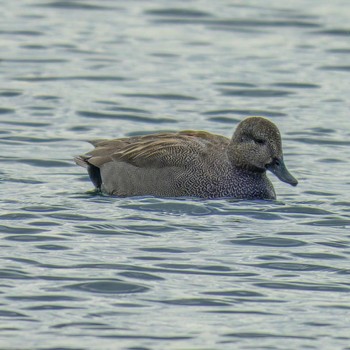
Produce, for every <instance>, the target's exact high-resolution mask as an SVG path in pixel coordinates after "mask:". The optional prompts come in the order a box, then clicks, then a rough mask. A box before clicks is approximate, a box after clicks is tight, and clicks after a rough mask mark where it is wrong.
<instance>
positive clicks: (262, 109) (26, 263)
mask: <svg viewBox="0 0 350 350" xmlns="http://www.w3.org/2000/svg"><path fill="white" fill-rule="evenodd" d="M1 12H2V15H1V17H2V20H1V21H0V44H1V51H0V149H1V151H0V160H1V168H0V208H1V211H0V239H1V241H0V244H1V249H0V348H1V349H4V350H19V349H21V350H28V349H39V350H54V349H61V350H63V349H65V350H82V349H84V350H85V349H86V350H90V349H91V350H95V349H104V350H105V349H106V350H109V349H111V350H112V349H125V350H141V349H142V350H158V349H159V350H164V349H167V350H172V349H174V350H175V349H176V350H214V349H215V350H216V349H218V350H226V349H228V350H229V349H270V350H271V349H274V350H275V349H281V350H282V349H283V350H285V349H318V350H319V349H344V350H345V349H350V333H349V324H350V279H349V275H350V234H349V227H350V195H349V189H350V180H349V178H350V177H349V175H350V172H349V169H350V156H349V154H350V153H349V146H350V141H349V140H350V119H349V110H350V109H349V96H350V84H349V78H350V75H349V74H350V55H349V54H350V40H349V39H350V24H349V23H350V4H349V2H348V1H347V0H334V1H326V0H319V1H317V2H315V1H311V0H295V1H291V2H282V1H277V0H272V1H268V2H261V1H256V0H247V1H244V2H242V1H230V0H221V1H209V0H186V1H183V0H174V1H171V2H170V1H167V2H166V1H158V0H150V1H142V0H135V1H113V0H99V1H97V0H91V1H89V0H81V1H78V0H72V1H60V0H58V1H55V0H26V1H7V2H2V6H1ZM251 115H260V116H265V117H268V118H269V119H270V120H272V121H273V122H274V123H276V124H277V125H278V127H279V128H280V130H281V133H282V137H283V147H284V153H285V161H286V164H287V166H288V168H289V170H290V171H291V172H292V173H293V175H295V177H297V178H298V180H299V186H298V187H296V188H293V187H290V186H288V185H287V184H284V183H281V182H279V181H278V180H277V179H276V178H274V177H273V175H272V174H271V175H269V176H270V178H271V179H272V181H273V182H274V186H275V188H276V192H277V194H278V199H277V200H276V201H235V200H229V199H222V200H210V201H206V200H196V199H160V198H151V197H141V198H140V197H139V198H113V197H108V196H103V195H100V194H96V193H95V192H94V191H93V190H92V184H91V183H90V181H89V179H88V176H87V174H86V172H85V170H84V169H83V168H80V167H77V166H76V165H75V164H74V162H73V161H72V158H73V156H74V155H77V154H81V153H85V152H86V151H88V150H89V149H90V146H89V145H88V144H87V143H86V142H85V141H86V140H89V139H98V138H115V137H122V136H131V135H138V134H146V133H150V132H156V131H170V130H181V129H203V130H207V131H210V132H214V133H219V134H223V135H226V136H228V137H230V136H231V135H232V132H233V130H234V128H235V127H236V125H237V123H238V122H239V121H240V120H242V119H243V118H244V117H247V116H251Z"/></svg>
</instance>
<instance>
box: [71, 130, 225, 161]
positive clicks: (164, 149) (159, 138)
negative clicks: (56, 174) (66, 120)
mask: <svg viewBox="0 0 350 350" xmlns="http://www.w3.org/2000/svg"><path fill="white" fill-rule="evenodd" d="M229 142H230V141H229V139H227V138H226V137H224V136H220V135H215V134H211V133H208V132H205V131H191V130H186V131H181V132H178V133H163V134H151V135H146V136H135V137H129V138H121V139H114V140H94V141H91V143H92V144H93V145H94V146H95V149H94V150H93V151H91V152H89V153H88V154H86V155H84V156H79V157H77V158H76V159H75V160H76V162H77V164H79V165H83V166H85V165H84V164H86V163H87V164H92V165H94V166H97V167H100V166H102V165H103V164H105V163H108V162H111V161H119V162H126V163H129V164H132V165H134V166H137V167H155V168H161V167H166V166H177V167H185V166H186V165H188V164H189V163H192V162H193V161H195V160H196V159H198V158H199V157H204V156H206V155H207V154H208V152H209V150H208V149H209V148H219V149H220V148H222V149H224V148H226V147H227V145H228V143H229ZM82 163H83V164H82Z"/></svg>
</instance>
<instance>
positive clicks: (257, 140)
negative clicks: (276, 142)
mask: <svg viewBox="0 0 350 350" xmlns="http://www.w3.org/2000/svg"><path fill="white" fill-rule="evenodd" d="M254 141H255V143H257V144H259V145H265V143H266V142H265V140H261V139H255V140H254Z"/></svg>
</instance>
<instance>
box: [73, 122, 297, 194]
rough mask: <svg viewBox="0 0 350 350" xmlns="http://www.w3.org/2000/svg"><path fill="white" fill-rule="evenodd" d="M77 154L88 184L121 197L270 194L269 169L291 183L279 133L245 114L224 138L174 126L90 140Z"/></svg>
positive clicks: (292, 178)
mask: <svg viewBox="0 0 350 350" xmlns="http://www.w3.org/2000/svg"><path fill="white" fill-rule="evenodd" d="M91 144H92V145H94V146H95V149H94V150H92V151H91V152H89V153H87V154H85V155H81V156H77V157H76V158H75V162H76V163H77V164H78V165H81V166H83V167H85V168H87V171H88V173H89V176H90V179H91V181H92V183H93V184H94V185H95V187H96V188H97V189H98V190H101V191H102V192H104V193H107V194H111V195H116V196H121V197H126V196H144V195H151V196H157V197H200V198H238V199H275V198H276V194H275V190H274V188H273V186H272V183H271V182H270V180H269V179H268V177H267V176H266V170H270V171H271V172H272V173H273V174H275V175H276V176H277V177H278V178H279V179H280V180H281V181H283V182H286V183H289V184H291V185H293V186H296V185H297V184H298V181H297V180H296V179H295V178H294V177H293V176H292V175H291V174H290V173H289V172H288V170H287V168H286V166H285V165H284V162H283V153H282V142H281V135H280V132H279V130H278V128H277V127H276V125H275V124H273V123H272V122H271V121H269V120H267V119H265V118H261V117H250V118H247V119H244V120H243V121H242V122H240V123H239V124H238V126H237V128H236V130H235V132H234V134H233V136H232V139H231V140H230V139H228V138H226V137H224V136H221V135H215V134H211V133H209V132H205V131H180V132H176V133H159V134H151V135H146V136H134V137H127V138H120V139H114V140H95V141H91Z"/></svg>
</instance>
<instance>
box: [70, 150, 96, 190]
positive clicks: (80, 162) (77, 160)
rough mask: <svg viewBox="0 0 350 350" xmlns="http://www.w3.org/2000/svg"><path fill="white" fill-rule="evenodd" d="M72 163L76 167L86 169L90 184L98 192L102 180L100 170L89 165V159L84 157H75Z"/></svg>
mask: <svg viewBox="0 0 350 350" xmlns="http://www.w3.org/2000/svg"><path fill="white" fill-rule="evenodd" d="M74 161H75V163H76V164H77V165H80V166H82V167H83V168H86V169H87V171H88V174H89V177H90V180H91V182H92V183H93V184H94V186H95V187H96V188H97V189H98V190H101V185H102V178H101V171H100V168H98V167H97V166H95V165H93V164H91V163H89V159H88V158H86V157H84V156H76V157H74Z"/></svg>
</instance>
